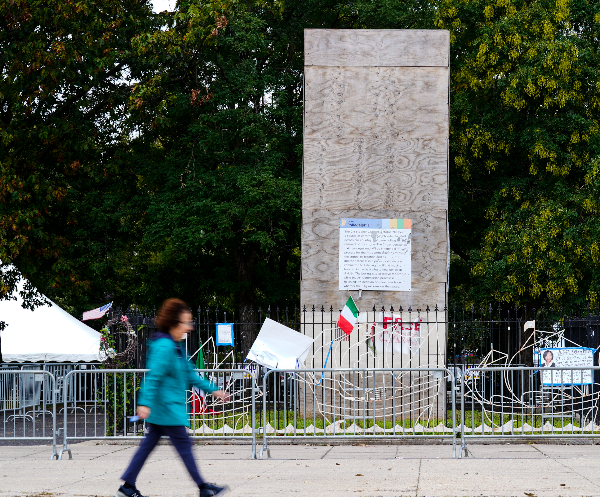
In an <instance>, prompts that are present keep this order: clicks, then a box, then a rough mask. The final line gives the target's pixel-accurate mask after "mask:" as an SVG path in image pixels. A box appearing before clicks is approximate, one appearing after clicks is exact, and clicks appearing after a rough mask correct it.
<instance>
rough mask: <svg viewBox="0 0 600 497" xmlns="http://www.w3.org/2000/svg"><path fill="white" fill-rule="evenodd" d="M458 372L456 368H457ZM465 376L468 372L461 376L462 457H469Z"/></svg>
mask: <svg viewBox="0 0 600 497" xmlns="http://www.w3.org/2000/svg"><path fill="white" fill-rule="evenodd" d="M455 370H456V368H455ZM465 374H466V370H465V371H464V372H463V374H462V375H461V376H460V457H461V458H462V457H463V454H464V456H465V457H469V452H468V450H467V446H466V443H465V381H464V380H465Z"/></svg>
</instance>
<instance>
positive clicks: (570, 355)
mask: <svg viewBox="0 0 600 497" xmlns="http://www.w3.org/2000/svg"><path fill="white" fill-rule="evenodd" d="M538 357H539V365H540V367H542V368H543V369H542V370H541V373H542V385H544V386H558V385H591V384H592V383H593V382H594V375H593V373H592V370H591V369H573V370H562V371H556V370H553V369H552V368H585V367H590V366H592V367H593V366H594V349H590V348H587V347H564V348H543V349H540V353H539V356H538Z"/></svg>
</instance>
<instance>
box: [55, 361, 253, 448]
mask: <svg viewBox="0 0 600 497" xmlns="http://www.w3.org/2000/svg"><path fill="white" fill-rule="evenodd" d="M147 372H148V370H147V369H97V370H73V371H71V372H69V373H68V374H67V375H66V376H65V378H64V382H63V395H62V398H63V402H62V409H61V413H62V414H63V430H62V436H63V446H62V449H61V450H60V452H59V454H58V458H59V459H62V457H63V454H64V453H68V454H69V459H72V457H73V455H72V452H71V449H70V448H69V445H68V441H69V440H91V439H115V438H118V439H121V440H123V439H130V440H131V439H139V437H141V436H143V435H144V433H145V429H146V426H145V422H144V421H141V420H140V421H135V422H130V421H129V418H130V417H132V416H133V415H135V413H136V411H137V407H138V401H137V399H138V391H139V389H140V388H141V386H142V384H143V382H144V379H145V373H147ZM196 372H198V373H200V374H203V375H206V376H207V377H208V379H209V380H210V381H212V382H213V383H214V384H215V385H217V386H218V387H219V388H220V389H222V390H225V391H227V392H229V393H230V399H229V400H228V401H227V403H226V404H224V403H223V402H220V401H218V402H207V401H206V400H205V399H206V397H207V396H205V395H201V392H195V391H193V390H192V391H189V392H188V396H187V402H188V407H189V412H190V424H191V426H190V428H189V434H190V436H191V437H193V438H217V437H218V438H234V437H235V438H238V437H239V438H246V439H249V440H252V457H253V458H254V457H255V455H256V430H255V429H254V427H255V424H256V423H255V415H256V407H255V401H256V395H257V394H256V376H255V374H254V373H253V372H250V371H247V370H243V369H234V370H231V369H202V370H196ZM73 392H76V395H75V394H73ZM248 422H249V423H251V425H248V424H247V423H248ZM240 423H241V428H238V427H237V424H240Z"/></svg>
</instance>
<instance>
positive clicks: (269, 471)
mask: <svg viewBox="0 0 600 497" xmlns="http://www.w3.org/2000/svg"><path fill="white" fill-rule="evenodd" d="M285 462H286V461H281V462H280V463H279V464H277V465H276V466H272V467H270V468H267V469H265V470H264V471H263V472H262V473H261V474H260V475H254V476H251V477H250V478H247V479H246V481H245V482H244V483H240V484H239V485H237V486H232V487H231V489H232V490H235V489H237V488H240V487H243V486H244V485H247V484H248V483H250V481H252V480H254V479H255V478H256V477H257V476H264V475H266V474H268V473H271V472H273V470H274V469H276V468H278V467H279V466H282V465H283V464H284V463H285Z"/></svg>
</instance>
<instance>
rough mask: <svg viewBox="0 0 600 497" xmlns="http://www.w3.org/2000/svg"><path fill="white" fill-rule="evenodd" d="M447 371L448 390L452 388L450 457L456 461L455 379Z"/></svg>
mask: <svg viewBox="0 0 600 497" xmlns="http://www.w3.org/2000/svg"><path fill="white" fill-rule="evenodd" d="M447 371H448V373H449V374H450V375H451V377H450V388H452V457H453V458H455V459H456V378H455V377H454V374H453V373H452V372H451V371H450V370H449V369H448V370H447ZM454 371H456V368H455V369H454ZM444 400H445V399H444Z"/></svg>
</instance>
